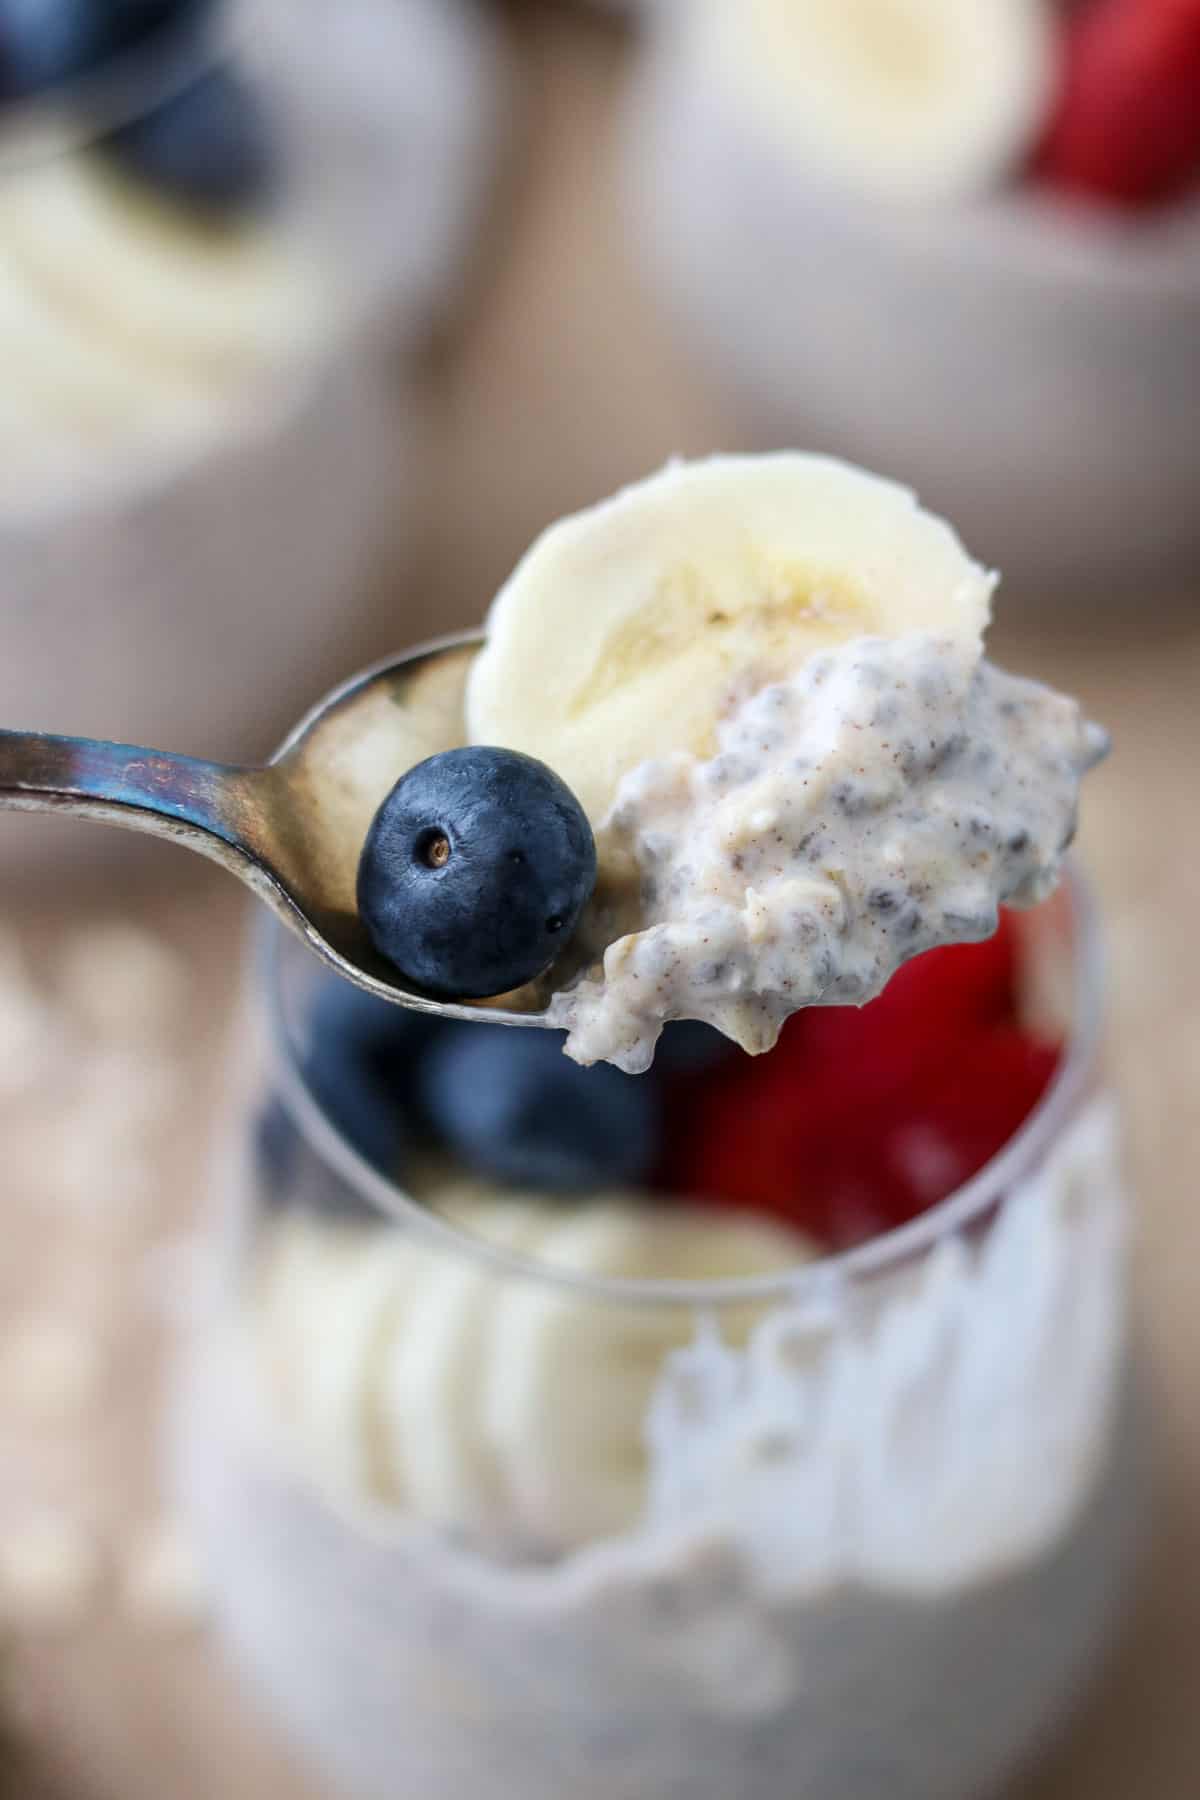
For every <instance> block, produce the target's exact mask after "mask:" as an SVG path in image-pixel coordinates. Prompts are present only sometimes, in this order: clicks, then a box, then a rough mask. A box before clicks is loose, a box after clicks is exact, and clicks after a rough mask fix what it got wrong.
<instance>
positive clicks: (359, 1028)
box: [302, 979, 429, 1176]
mask: <svg viewBox="0 0 1200 1800" xmlns="http://www.w3.org/2000/svg"><path fill="white" fill-rule="evenodd" d="M428 1027H429V1022H428V1021H426V1020H424V1019H422V1018H421V1017H420V1015H419V1014H417V1013H412V1012H406V1011H404V1010H403V1009H402V1008H401V1007H398V1006H391V1005H389V1003H388V1002H387V1001H386V1000H376V999H375V998H374V996H373V995H371V994H367V993H364V992H363V990H362V989H361V988H356V987H352V986H351V985H350V983H349V982H345V981H340V980H337V979H333V980H330V981H327V982H325V983H324V984H323V986H322V987H321V988H320V990H319V991H318V993H317V997H316V1000H315V1002H314V1004H313V1007H312V1010H311V1012H310V1014H309V1018H308V1034H307V1035H308V1042H307V1046H306V1048H305V1052H304V1056H303V1062H302V1069H303V1074H304V1077H305V1079H306V1081H307V1082H308V1086H309V1089H310V1091H311V1093H312V1095H313V1098H314V1099H315V1100H316V1102H317V1104H318V1105H319V1106H320V1107H321V1109H322V1111H323V1112H324V1113H325V1115H326V1117H327V1118H328V1119H329V1120H330V1122H331V1124H333V1125H336V1126H337V1128H338V1130H339V1131H340V1132H341V1133H342V1134H343V1136H344V1137H345V1138H347V1140H348V1141H349V1143H350V1144H351V1146H352V1147H353V1148H354V1149H355V1150H357V1151H358V1153H359V1155H360V1156H362V1157H364V1158H365V1159H366V1161H367V1162H369V1163H371V1164H372V1165H373V1166H374V1167H375V1168H376V1169H378V1170H379V1172H380V1173H381V1174H383V1175H389V1176H396V1175H398V1174H399V1173H400V1168H401V1162H402V1159H403V1153H404V1147H405V1142H406V1138H407V1135H408V1134H407V1130H406V1113H405V1091H406V1086H407V1083H408V1078H409V1070H410V1069H411V1066H412V1064H413V1060H414V1058H415V1056H416V1055H417V1053H418V1051H419V1049H420V1046H421V1044H422V1042H423V1040H424V1037H425V1034H426V1031H427V1030H428Z"/></svg>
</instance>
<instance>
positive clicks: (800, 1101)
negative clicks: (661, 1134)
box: [661, 919, 1055, 1248]
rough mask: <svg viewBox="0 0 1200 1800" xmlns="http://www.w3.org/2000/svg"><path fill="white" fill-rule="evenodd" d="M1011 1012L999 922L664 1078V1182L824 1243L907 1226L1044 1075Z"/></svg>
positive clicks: (1011, 932) (988, 1142) (1048, 1066)
mask: <svg viewBox="0 0 1200 1800" xmlns="http://www.w3.org/2000/svg"><path fill="white" fill-rule="evenodd" d="M1016 1007H1017V957H1016V932H1015V929H1014V927H1013V925H1012V924H1011V922H1010V921H1008V920H1007V919H1006V920H1005V921H1004V923H1003V924H1002V927H1001V930H1000V932H999V933H998V934H997V935H996V936H995V937H994V938H992V939H989V940H988V941H987V942H986V943H983V944H973V945H959V946H954V947H950V948H947V949H943V950H936V951H931V952H929V953H928V954H927V955H925V956H922V957H919V958H917V959H915V960H914V961H913V962H912V963H910V964H909V965H907V966H906V967H905V968H904V969H902V970H901V971H900V972H899V974H898V975H897V976H895V977H894V978H893V980H892V981H891V982H890V983H889V985H888V987H887V988H886V989H885V990H884V993H883V994H882V995H881V996H880V997H879V998H878V999H877V1000H874V1001H872V1002H871V1003H870V1004H869V1005H868V1006H866V1007H863V1008H862V1009H861V1010H859V1009H856V1008H851V1007H839V1008H814V1009H813V1010H812V1011H810V1012H807V1013H804V1014H800V1015H798V1016H797V1017H796V1018H794V1019H792V1020H790V1021H789V1023H788V1025H787V1026H786V1028H785V1030H784V1033H783V1035H782V1037H781V1039H780V1042H779V1045H778V1046H777V1048H776V1049H775V1050H773V1051H771V1052H770V1053H769V1055H767V1056H765V1057H761V1058H757V1059H754V1060H749V1059H747V1060H744V1061H742V1062H741V1063H739V1064H735V1065H732V1066H729V1065H726V1066H723V1067H719V1068H717V1069H714V1070H712V1071H709V1072H706V1073H704V1074H702V1075H700V1076H691V1077H685V1078H680V1079H676V1080H674V1081H671V1082H669V1083H668V1086H667V1095H666V1098H667V1106H668V1133H667V1141H668V1146H669V1149H668V1163H667V1166H666V1167H665V1168H664V1170H663V1172H662V1183H661V1185H662V1186H664V1187H665V1188H666V1189H667V1190H668V1191H670V1192H674V1193H683V1194H691V1195H695V1196H701V1197H707V1198H709V1199H711V1200H714V1201H719V1202H721V1203H722V1204H724V1205H726V1206H733V1207H740V1208H744V1209H746V1210H747V1211H751V1212H758V1213H763V1214H766V1215H769V1216H771V1217H773V1218H777V1219H781V1220H783V1221H785V1222H786V1223H788V1224H791V1225H794V1226H796V1227H797V1228H799V1229H801V1230H803V1231H806V1232H808V1233H809V1234H810V1235H812V1236H813V1237H815V1238H817V1239H818V1240H819V1241H820V1242H821V1243H823V1244H826V1245H829V1246H831V1247H834V1248H842V1247H844V1246H846V1245H848V1244H853V1243H858V1242H861V1241H863V1240H864V1239H866V1238H869V1237H873V1236H875V1235H876V1234H877V1233H879V1232H881V1231H886V1230H889V1229H891V1228H893V1227H894V1226H897V1225H900V1224H904V1223H905V1222H907V1221H908V1220H909V1219H911V1218H914V1217H915V1216H916V1215H917V1214H918V1213H920V1212H922V1211H923V1210H924V1209H925V1207H926V1206H928V1205H930V1204H931V1203H932V1201H933V1200H936V1199H941V1198H942V1197H944V1195H945V1194H947V1193H949V1192H951V1190H952V1189H953V1188H954V1187H956V1186H957V1185H958V1184H959V1182H960V1181H962V1180H965V1179H966V1178H967V1177H968V1176H969V1175H970V1174H973V1173H974V1172H975V1170H976V1168H978V1167H981V1166H982V1164H983V1163H984V1162H986V1161H987V1160H988V1158H989V1157H990V1156H991V1155H992V1154H993V1153H994V1150H995V1149H996V1148H999V1147H1000V1145H1001V1144H1002V1143H1003V1142H1004V1140H1005V1138H1006V1136H1007V1135H1009V1133H1010V1131H1011V1130H1012V1129H1015V1127H1016V1125H1017V1124H1019V1123H1020V1121H1021V1119H1022V1118H1024V1116H1025V1114H1026V1113H1027V1112H1028V1110H1029V1108H1030V1106H1032V1104H1033V1103H1034V1101H1035V1100H1036V1099H1037V1097H1038V1095H1039V1094H1040V1093H1041V1091H1042V1088H1043V1087H1044V1085H1045V1081H1046V1080H1048V1079H1049V1075H1050V1073H1051V1072H1052V1070H1053V1063H1054V1054H1055V1053H1054V1052H1053V1051H1050V1052H1047V1053H1046V1054H1047V1055H1048V1056H1049V1062H1048V1063H1046V1062H1045V1061H1044V1059H1043V1056H1042V1047H1041V1046H1036V1045H1035V1046H1033V1048H1032V1049H1031V1048H1030V1044H1031V1040H1029V1039H1028V1038H1027V1037H1026V1036H1025V1035H1024V1034H1023V1033H1022V1032H1021V1031H1020V1030H1019V1029H1018V1027H1017V1025H1016ZM1014 1046H1015V1048H1014ZM960 1071H961V1075H960ZM978 1089H982V1091H977V1090H978ZM993 1089H997V1091H995V1092H994V1091H993ZM960 1100H961V1101H962V1102H963V1104H962V1105H961V1106H960V1105H959V1101H960ZM910 1128H911V1129H910Z"/></svg>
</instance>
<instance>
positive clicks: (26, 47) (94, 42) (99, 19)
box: [0, 0, 213, 99]
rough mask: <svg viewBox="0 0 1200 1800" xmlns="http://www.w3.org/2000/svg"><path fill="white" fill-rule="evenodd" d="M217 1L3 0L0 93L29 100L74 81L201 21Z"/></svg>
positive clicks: (5, 96)
mask: <svg viewBox="0 0 1200 1800" xmlns="http://www.w3.org/2000/svg"><path fill="white" fill-rule="evenodd" d="M212 5H213V0H0V84H4V85H3V87H2V89H0V91H2V92H3V96H4V98H6V99H12V98H17V97H21V98H26V97H28V96H30V95H33V94H37V93H41V92H43V91H45V90H46V89H48V88H53V87H56V86H58V84H59V83H60V82H67V81H73V80H76V79H77V78H78V77H80V76H83V75H88V74H91V73H93V72H94V71H96V70H98V69H100V68H102V67H103V65H104V64H105V63H106V62H107V61H108V60H109V59H110V58H111V57H114V56H118V55H120V54H121V53H122V52H124V51H127V50H133V49H138V48H141V47H143V46H145V47H146V48H147V49H148V48H149V47H150V46H151V45H152V43H153V40H154V38H155V37H156V36H157V35H158V33H159V32H161V31H164V30H167V29H169V28H171V27H173V26H176V25H190V24H192V23H193V22H195V21H198V20H199V19H201V18H202V17H203V15H204V14H205V13H207V12H208V11H209V10H210V9H211V7H212Z"/></svg>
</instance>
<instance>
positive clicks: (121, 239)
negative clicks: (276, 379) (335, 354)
mask: <svg viewBox="0 0 1200 1800" xmlns="http://www.w3.org/2000/svg"><path fill="white" fill-rule="evenodd" d="M0 231H2V233H3V241H4V251H5V261H6V265H7V266H8V267H9V268H10V269H11V270H12V271H13V272H20V273H21V274H23V275H24V276H25V277H26V278H27V279H28V280H29V281H30V282H31V283H36V284H37V285H38V286H39V287H40V290H41V293H42V297H43V300H44V303H45V304H46V305H47V306H50V307H52V308H53V309H54V310H55V311H56V312H57V313H58V314H59V315H60V316H61V318H62V319H63V321H64V323H66V324H70V325H71V326H73V328H74V329H75V330H76V331H77V332H78V334H79V335H80V336H81V337H90V338H91V339H92V340H93V341H94V342H95V343H96V344H97V345H100V344H103V345H104V346H105V349H106V350H107V352H108V354H109V355H110V356H111V357H112V358H113V359H114V360H118V359H119V360H121V361H123V362H125V363H127V364H128V366H129V367H130V369H131V370H132V371H133V372H135V373H140V372H143V371H146V372H161V371H163V370H166V371H170V372H173V373H174V374H176V375H177V376H178V377H179V378H180V379H183V378H184V377H185V376H186V377H187V379H189V380H191V381H192V382H194V383H195V385H196V386H197V388H198V389H200V390H201V391H202V390H203V388H204V386H205V385H206V384H210V383H211V381H212V377H213V373H214V370H216V371H218V372H219V371H220V370H221V369H222V368H223V367H225V366H227V365H229V364H234V365H241V364H244V363H246V362H247V361H252V362H253V363H255V364H261V363H263V362H264V361H270V362H275V361H278V360H280V359H281V358H283V357H285V356H287V355H288V354H290V353H294V352H295V351H297V350H299V349H301V348H302V347H303V346H304V345H305V344H306V343H307V342H308V341H309V339H310V337H311V334H312V331H313V329H314V327H315V325H316V323H317V322H318V319H319V315H320V308H321V305H322V304H323V303H322V299H321V296H322V292H323V290H322V288H321V287H320V286H319V285H317V284H315V283H313V282H312V280H311V279H310V280H308V281H305V280H301V279H299V277H300V276H301V275H302V274H303V273H308V274H310V275H311V271H308V270H306V269H302V268H301V267H300V265H299V263H298V260H297V257H296V255H295V254H294V253H293V252H292V251H291V249H290V248H288V247H285V245H284V244H283V242H282V241H281V239H280V237H279V236H278V234H277V233H275V232H274V231H272V230H269V229H267V228H265V227H263V228H260V229H247V230H239V231H233V230H230V231H225V232H215V231H212V230H206V229H202V228H198V227H197V226H196V224H195V223H194V221H193V220H192V219H191V217H190V216H189V215H188V214H187V213H186V212H185V211H183V210H181V209H176V208H174V207H172V206H171V205H169V204H167V203H165V202H163V201H160V200H159V199H157V198H156V197H155V196H154V195H153V194H152V193H151V192H150V191H149V190H143V189H142V188H141V187H140V185H138V184H136V183H134V182H131V181H126V180H124V179H123V178H121V177H120V176H119V175H117V174H115V173H109V171H108V170H106V169H105V168H104V166H103V165H102V164H101V163H100V162H99V161H98V159H96V158H94V157H92V156H88V155H79V156H63V157H55V158H53V159H51V160H50V161H48V162H46V163H43V164H38V165H37V166H36V167H34V168H31V169H29V170H23V171H22V172H21V174H20V175H19V176H18V177H15V178H14V179H13V180H12V181H10V182H6V183H5V184H4V190H3V192H0Z"/></svg>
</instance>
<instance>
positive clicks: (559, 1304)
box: [481, 1195, 814, 1546]
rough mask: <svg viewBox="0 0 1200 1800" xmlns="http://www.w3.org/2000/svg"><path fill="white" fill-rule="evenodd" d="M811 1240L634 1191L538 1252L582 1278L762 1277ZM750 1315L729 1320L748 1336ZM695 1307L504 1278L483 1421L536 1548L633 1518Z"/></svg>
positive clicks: (560, 1222)
mask: <svg viewBox="0 0 1200 1800" xmlns="http://www.w3.org/2000/svg"><path fill="white" fill-rule="evenodd" d="M813 1254H814V1252H813V1250H812V1248H811V1246H810V1245H809V1244H808V1243H807V1241H806V1240H804V1239H803V1238H800V1237H798V1236H796V1235H794V1234H792V1233H791V1232H788V1231H786V1230H784V1229H782V1228H781V1227H778V1226H774V1225H772V1224H770V1223H769V1222H767V1221H764V1220H755V1219H749V1218H745V1217H743V1216H741V1215H734V1214H722V1213H720V1212H715V1211H703V1210H699V1209H692V1208H686V1209H681V1208H677V1207H673V1208H671V1209H670V1210H666V1209H662V1210H656V1209H655V1208H654V1206H653V1203H651V1202H641V1201H638V1200H636V1199H631V1197H630V1196H629V1195H623V1196H617V1197H613V1198H611V1199H608V1198H605V1199H599V1200H597V1201H596V1202H595V1203H593V1204H591V1205H589V1206H588V1207H586V1208H585V1209H583V1210H580V1211H575V1212H572V1213H568V1214H559V1215H557V1222H552V1223H551V1225H550V1228H549V1229H548V1231H547V1232H546V1233H545V1235H544V1236H543V1238H542V1240H541V1244H540V1249H539V1255H540V1258H541V1260H542V1261H544V1262H546V1263H548V1264H549V1265H551V1266H552V1267H558V1268H565V1269H571V1270H574V1271H575V1272H577V1273H579V1274H583V1275H596V1276H634V1277H643V1278H649V1277H654V1276H660V1277H679V1278H683V1279H690V1280H696V1281H703V1280H706V1279H715V1278H720V1277H733V1276H740V1275H756V1274H762V1273H767V1272H769V1271H772V1270H782V1269H787V1268H791V1267H794V1266H796V1265H797V1264H798V1263H801V1262H804V1261H807V1260H808V1259H809V1258H810V1257H811V1256H812V1255H813ZM754 1317H755V1311H754V1309H739V1311H738V1313H737V1314H736V1315H735V1316H729V1315H727V1314H726V1313H724V1312H723V1313H722V1320H721V1323H722V1330H723V1332H724V1333H726V1334H727V1335H728V1336H729V1338H730V1339H731V1340H733V1341H738V1340H739V1339H744V1338H745V1336H746V1334H747V1333H748V1331H749V1329H750V1326H751V1324H752V1323H753V1319H754ZM693 1331H694V1319H693V1316H692V1314H691V1312H690V1310H689V1309H688V1308H687V1307H673V1308H658V1307H634V1306H614V1305H612V1304H602V1303H598V1302H592V1301H589V1300H587V1299H584V1298H582V1297H580V1296H578V1295H576V1294H573V1293H571V1292H569V1291H567V1290H565V1289H558V1288H554V1287H550V1286H545V1285H539V1284H535V1283H522V1282H509V1283H505V1285H504V1287H503V1290H502V1292H501V1294H500V1296H499V1298H498V1300H497V1302H496V1304H495V1305H494V1307H493V1309H492V1317H491V1324H490V1329H489V1330H488V1332H487V1353H486V1356H485V1358H484V1360H483V1364H482V1371H481V1372H482V1380H483V1394H482V1408H481V1423H482V1429H483V1434H484V1438H485V1441H486V1444H487V1447H488V1450H489V1452H490V1454H491V1456H492V1458H493V1459H494V1463H495V1467H496V1469H497V1470H498V1472H499V1475H500V1478H501V1480H502V1483H503V1485H504V1488H505V1489H506V1490H507V1493H508V1495H509V1497H510V1503H511V1506H512V1510H513V1514H514V1516H515V1517H516V1518H517V1519H518V1520H519V1521H520V1524H521V1528H522V1530H523V1531H524V1533H525V1534H527V1535H528V1536H530V1537H531V1538H532V1539H533V1540H534V1541H541V1542H544V1543H547V1544H552V1545H555V1546H568V1545H572V1544H579V1543H585V1542H587V1541H589V1540H591V1539H594V1538H597V1537H603V1536H606V1535H608V1534H609V1533H612V1532H617V1531H621V1530H623V1529H625V1528H627V1527H628V1526H630V1525H631V1524H633V1523H634V1522H635V1521H636V1519H637V1518H638V1516H639V1514H640V1512H641V1509H642V1505H643V1500H644V1492H645V1478H646V1459H645V1450H644V1446H643V1439H642V1431H643V1424H644V1421H645V1417H646V1411H647V1407H648V1406H649V1403H650V1399H651V1397H652V1394H653V1391H654V1388H655V1385H656V1383H657V1381H658V1378H659V1374H660V1371H661V1368H662V1362H663V1358H664V1356H665V1355H666V1354H667V1352H668V1351H670V1350H672V1349H675V1348H677V1347H679V1346H681V1345H683V1344H685V1343H687V1342H688V1341H689V1340H690V1338H691V1336H692V1334H693Z"/></svg>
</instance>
